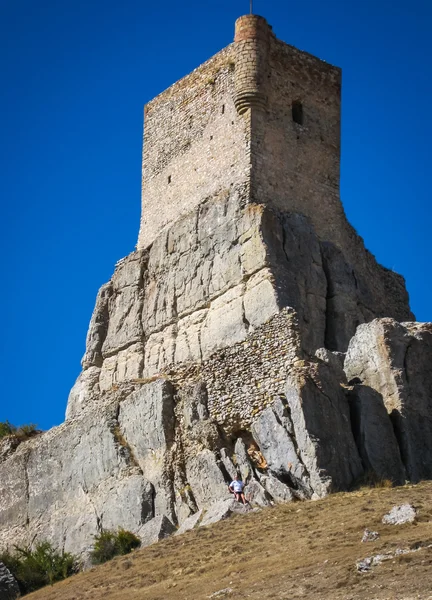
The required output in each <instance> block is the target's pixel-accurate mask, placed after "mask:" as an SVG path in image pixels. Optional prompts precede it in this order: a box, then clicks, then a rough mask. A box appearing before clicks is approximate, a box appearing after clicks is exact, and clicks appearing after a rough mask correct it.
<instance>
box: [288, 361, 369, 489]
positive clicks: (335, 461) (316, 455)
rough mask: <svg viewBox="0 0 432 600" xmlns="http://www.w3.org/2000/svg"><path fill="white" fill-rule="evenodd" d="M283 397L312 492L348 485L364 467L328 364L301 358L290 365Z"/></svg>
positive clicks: (345, 407) (345, 403)
mask: <svg viewBox="0 0 432 600" xmlns="http://www.w3.org/2000/svg"><path fill="white" fill-rule="evenodd" d="M286 397H287V402H288V405H289V408H290V411H291V419H292V422H293V425H294V431H295V438H296V443H297V447H298V452H299V456H300V459H301V461H302V463H303V465H304V466H305V468H306V470H307V472H308V474H309V478H310V485H311V488H312V490H313V492H314V493H315V495H316V496H317V497H322V496H325V495H326V494H328V493H329V492H331V491H337V490H347V489H349V487H350V486H351V485H352V484H353V483H354V481H355V480H356V479H357V478H358V477H359V476H360V475H361V474H362V472H363V468H362V464H361V460H360V456H359V454H358V451H357V448H356V445H355V442H354V438H353V434H352V431H351V424H350V413H349V406H348V401H347V399H346V397H345V394H344V392H343V389H342V387H341V386H340V384H339V382H338V380H337V378H336V377H335V375H334V372H333V370H332V369H331V367H330V366H329V365H327V364H325V363H322V362H319V363H306V362H304V363H303V366H298V367H295V368H293V369H292V370H291V371H290V373H289V375H288V379H287V387H286Z"/></svg>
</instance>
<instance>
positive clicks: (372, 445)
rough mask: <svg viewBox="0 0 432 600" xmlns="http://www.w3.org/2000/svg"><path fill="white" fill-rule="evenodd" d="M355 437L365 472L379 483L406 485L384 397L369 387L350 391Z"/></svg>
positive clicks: (348, 392) (354, 388)
mask: <svg viewBox="0 0 432 600" xmlns="http://www.w3.org/2000/svg"><path fill="white" fill-rule="evenodd" d="M347 398H348V402H349V406H350V412H351V425H352V429H353V433H354V438H355V441H356V444H357V447H358V449H359V453H360V456H361V459H362V462H363V465H364V468H365V470H366V471H367V472H368V473H369V474H370V475H375V476H376V478H377V480H378V481H385V480H387V481H391V482H392V483H393V484H396V485H402V484H403V483H405V479H406V473H405V468H404V466H403V463H402V459H401V455H400V450H399V446H398V443H397V439H396V436H395V433H394V430H393V426H392V423H391V420H390V418H389V415H388V413H387V410H386V408H385V406H384V402H383V399H382V396H381V395H380V394H378V392H376V391H375V390H374V389H372V388H370V387H368V386H366V385H354V386H352V388H348V389H347Z"/></svg>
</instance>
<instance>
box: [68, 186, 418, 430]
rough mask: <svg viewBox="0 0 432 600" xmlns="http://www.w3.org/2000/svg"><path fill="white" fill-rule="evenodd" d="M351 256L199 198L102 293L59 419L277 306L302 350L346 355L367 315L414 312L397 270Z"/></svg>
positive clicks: (266, 218) (298, 229) (216, 345)
mask: <svg viewBox="0 0 432 600" xmlns="http://www.w3.org/2000/svg"><path fill="white" fill-rule="evenodd" d="M359 243H360V242H359V241H358V240H357V241H356V244H357V245H358V244H359ZM359 247H360V246H359ZM357 254H358V264H355V265H353V264H350V263H349V262H348V261H347V259H346V258H345V257H344V255H343V254H342V252H341V250H340V249H338V248H337V247H335V246H333V245H331V244H329V243H326V242H323V241H322V240H320V239H319V238H318V236H317V235H316V233H315V232H314V229H313V227H312V225H311V223H310V221H309V220H308V219H307V218H306V217H305V216H303V215H301V214H296V213H286V212H281V211H276V210H271V209H270V208H269V207H268V206H266V205H259V204H249V205H246V204H245V200H244V198H243V197H242V195H241V194H240V192H239V191H238V190H237V191H236V192H232V193H226V194H221V195H219V196H218V197H216V198H213V199H212V200H211V201H210V200H209V201H206V202H204V203H202V204H201V205H200V206H199V207H197V208H196V210H194V211H193V212H191V213H190V214H188V215H186V216H184V217H182V218H180V219H179V220H178V221H177V222H175V223H174V224H172V225H171V226H170V227H169V228H168V229H166V230H165V231H163V232H162V233H161V234H160V235H159V236H158V237H157V238H156V239H155V240H154V242H153V244H152V245H151V246H150V247H149V248H147V249H145V250H139V251H136V252H133V253H132V254H131V255H130V256H128V257H127V258H125V259H123V260H122V261H120V262H119V263H118V264H117V267H116V270H115V273H114V275H113V277H112V279H111V281H110V282H109V283H108V284H106V285H104V286H103V287H102V288H101V290H100V292H99V294H98V298H97V300H96V307H95V311H94V314H93V316H92V319H91V322H90V327H89V332H88V335H87V345H86V352H85V354H84V357H83V360H82V365H83V372H82V374H81V375H80V376H79V378H78V380H77V383H76V384H75V386H74V388H73V389H72V391H71V394H70V397H69V402H68V408H67V418H74V417H75V416H78V415H79V414H80V413H81V412H82V411H83V410H84V411H85V410H86V409H87V407H92V406H94V405H95V403H97V402H98V399H99V398H101V397H106V396H109V395H110V394H112V390H113V387H115V386H118V385H120V384H123V383H124V382H128V381H133V380H136V379H148V378H152V377H155V376H157V375H158V374H160V373H161V372H163V371H166V370H173V369H178V368H179V366H180V365H183V364H185V363H190V362H197V363H200V362H202V361H205V360H209V359H210V358H211V357H212V356H213V354H214V353H215V352H217V351H218V350H221V349H223V348H231V347H232V346H234V345H235V344H237V343H240V342H242V341H244V340H245V339H246V338H247V337H248V335H249V334H251V333H253V331H254V330H255V329H256V328H257V327H260V326H261V325H263V324H264V323H266V322H268V321H269V320H270V319H271V318H272V317H273V316H275V315H277V314H278V313H279V312H280V311H281V310H282V309H284V308H287V307H290V308H291V309H294V310H295V311H296V316H297V322H298V328H299V334H300V337H299V342H300V346H301V348H302V349H303V350H305V351H306V352H308V353H309V354H313V353H314V352H315V351H316V350H317V349H318V348H322V347H326V348H328V349H330V350H333V351H342V352H344V351H346V348H347V346H348V342H349V340H350V338H351V337H352V336H353V335H354V333H355V329H356V327H357V325H358V324H359V323H364V322H367V321H370V320H372V319H373V318H374V317H377V316H388V315H389V312H390V313H392V314H390V316H394V317H396V318H399V319H400V318H403V319H409V318H412V315H411V313H410V311H409V308H408V303H407V296H406V292H405V289H404V287H403V282H401V279H400V278H399V276H397V275H395V274H393V273H390V272H387V271H385V270H383V269H382V268H381V267H380V266H379V265H377V264H376V263H375V262H374V260H373V258H372V257H371V256H370V255H367V254H366V253H365V251H364V249H363V251H362V252H357ZM372 281H373V282H374V284H373V286H372V283H371V282H372ZM389 286H390V287H391V298H392V304H391V307H390V308H388V306H389V304H388V302H386V296H385V293H386V290H387V288H389Z"/></svg>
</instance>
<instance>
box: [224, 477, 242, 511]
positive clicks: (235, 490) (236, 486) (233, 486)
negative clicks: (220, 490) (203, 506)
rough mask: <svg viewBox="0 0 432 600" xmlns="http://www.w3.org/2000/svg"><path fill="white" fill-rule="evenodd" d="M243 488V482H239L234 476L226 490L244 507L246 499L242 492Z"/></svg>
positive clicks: (238, 478)
mask: <svg viewBox="0 0 432 600" xmlns="http://www.w3.org/2000/svg"><path fill="white" fill-rule="evenodd" d="M244 487H245V484H244V483H243V481H241V479H240V477H239V476H238V475H236V476H235V477H234V481H232V482H231V483H230V484H229V486H228V489H229V491H230V492H231V494H234V496H235V499H236V500H237V502H243V504H244V505H245V506H246V498H245V495H244V492H243V490H244Z"/></svg>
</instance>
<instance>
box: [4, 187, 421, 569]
mask: <svg viewBox="0 0 432 600" xmlns="http://www.w3.org/2000/svg"><path fill="white" fill-rule="evenodd" d="M353 235H354V234H353ZM355 247H356V248H357V249H358V248H363V246H362V245H361V240H359V239H358V238H356V242H355ZM354 255H355V256H357V260H356V262H355V264H351V263H350V262H349V261H348V259H347V258H346V255H345V254H344V253H342V251H341V249H340V248H337V247H335V246H332V245H330V244H328V243H327V242H326V241H325V240H322V239H320V238H319V237H318V236H317V235H316V232H315V231H314V229H313V227H312V226H311V223H310V221H309V220H308V219H307V218H306V217H305V216H303V215H301V214H296V213H288V212H283V211H280V210H276V209H275V208H270V207H269V206H268V205H267V206H265V205H259V204H247V203H246V202H245V198H244V196H242V193H241V191H239V190H238V189H237V190H236V191H234V192H230V191H227V190H225V191H224V192H221V193H220V194H219V195H218V196H217V197H213V198H211V199H207V200H206V201H204V202H202V203H201V204H200V205H199V206H198V207H197V208H196V210H194V211H192V212H191V213H189V214H187V215H185V216H183V217H181V218H180V219H179V220H178V221H176V222H175V223H173V224H171V225H170V226H169V227H167V228H166V229H165V230H163V231H162V232H161V233H160V235H159V236H158V237H157V238H156V239H155V240H154V242H153V243H152V245H151V246H149V247H148V248H145V249H140V250H138V251H136V252H133V253H132V254H131V255H130V256H128V257H127V258H125V259H123V260H122V261H120V262H119V263H118V264H117V266H116V269H115V273H114V275H113V277H112V279H111V281H110V282H108V283H107V284H106V285H104V286H103V287H102V288H101V290H100V292H99V294H98V297H97V300H96V307H95V311H94V313H93V316H92V319H91V323H90V328H89V332H88V335H87V344H86V351H85V354H84V357H83V360H82V366H83V370H82V373H81V374H80V375H79V377H78V379H77V381H76V383H75V385H74V387H73V388H72V390H71V392H70V396H69V401H68V407H67V420H66V422H65V423H64V424H63V425H61V426H59V427H56V428H54V429H52V430H50V431H48V432H46V433H44V434H43V435H40V436H39V437H37V438H34V439H30V440H28V441H26V442H23V443H19V442H14V441H12V440H3V441H2V442H1V443H0V548H2V547H11V546H12V545H13V544H15V543H23V544H27V543H30V542H34V541H42V540H45V539H48V540H50V541H51V542H52V543H53V544H54V545H55V546H57V547H58V548H59V549H64V550H66V551H68V552H72V553H74V554H80V555H83V558H85V555H86V554H87V553H88V552H89V550H90V549H91V547H92V544H93V541H94V536H95V535H96V534H97V533H98V532H100V531H101V529H102V528H104V529H111V528H112V529H116V528H118V527H123V528H125V529H128V530H130V531H132V532H134V533H135V534H137V535H139V536H140V537H141V539H142V540H143V543H144V544H150V543H153V542H155V541H157V540H158V539H161V538H162V537H164V536H165V535H170V534H172V533H173V532H174V531H178V532H181V531H186V530H187V529H190V528H192V527H195V526H202V525H206V524H210V523H212V522H215V521H217V520H220V519H223V518H227V517H228V516H229V515H231V514H232V513H233V512H238V511H240V512H243V511H244V510H245V509H243V507H242V506H239V505H237V504H236V503H235V502H233V499H232V495H231V494H230V493H229V491H228V485H229V483H230V482H231V481H232V480H233V478H234V477H235V476H236V475H239V476H240V477H241V478H242V480H243V481H244V482H245V484H246V487H245V493H246V497H247V498H248V500H249V501H250V502H251V505H252V506H255V507H264V506H268V505H271V504H273V503H275V502H286V501H291V500H294V499H300V500H304V499H309V498H317V497H322V496H324V495H325V494H327V493H329V492H331V491H334V490H346V489H349V488H350V486H352V485H353V484H355V482H356V480H357V479H358V478H359V477H360V476H361V475H362V474H363V472H364V470H366V471H368V470H371V469H372V470H374V471H375V473H376V474H377V475H378V476H380V477H385V478H391V479H392V480H393V481H395V482H401V481H403V479H404V477H405V473H406V474H407V476H408V477H409V478H411V479H414V480H415V479H416V478H419V477H420V476H422V477H423V476H430V471H428V468H429V467H428V465H430V464H431V456H430V453H431V452H432V450H431V445H430V444H431V442H430V440H431V436H430V433H431V429H430V427H429V425H428V423H429V424H430V399H431V396H432V394H431V390H430V385H429V384H430V382H429V379H430V377H429V375H425V373H427V372H428V359H427V356H428V352H429V354H430V329H428V328H427V327H426V326H422V325H420V324H413V323H409V324H408V323H405V324H402V325H400V324H398V323H396V322H395V321H392V320H391V319H382V320H380V321H373V322H372V323H368V324H366V323H367V322H368V321H371V320H372V319H373V318H374V317H376V316H381V315H383V314H390V315H391V316H398V317H399V318H400V317H401V315H402V317H403V318H410V315H411V313H410V311H409V308H408V305H407V302H406V292H405V290H404V287H403V283H402V281H401V279H400V278H398V276H396V275H394V274H392V273H390V272H387V271H385V270H382V269H381V267H379V265H377V264H376V263H375V261H374V259H373V258H372V257H371V256H370V255H368V254H367V253H366V252H365V250H364V248H363V249H362V250H359V251H358V252H357V251H356V252H355V253H350V256H354ZM385 290H387V291H388V292H389V293H390V292H391V298H392V302H391V305H389V306H390V307H389V309H388V312H386V296H385ZM359 323H361V324H362V325H360V326H359V327H358V328H357V333H356V335H355V337H354V338H353V339H351V338H352V336H354V334H355V332H356V327H357V325H358V324H359ZM350 340H351V341H350ZM348 346H349V347H348ZM347 347H348V352H347V355H346V358H345V369H346V373H347V375H348V378H349V379H353V378H358V381H357V382H356V383H354V384H352V385H350V386H348V382H347V377H346V375H345V372H344V371H343V368H342V366H343V359H344V352H345V351H346V350H347ZM384 406H385V408H384ZM350 408H351V410H350ZM394 411H396V413H395V412H394ZM388 413H390V416H388ZM390 417H391V418H390ZM428 427H429V429H428ZM393 429H395V431H396V434H394V433H393ZM380 441H381V443H382V442H383V441H385V444H384V449H382V448H380V447H379V442H380ZM399 451H400V455H401V457H402V462H403V465H402V462H401V458H400V456H399ZM428 473H429V475H428Z"/></svg>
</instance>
